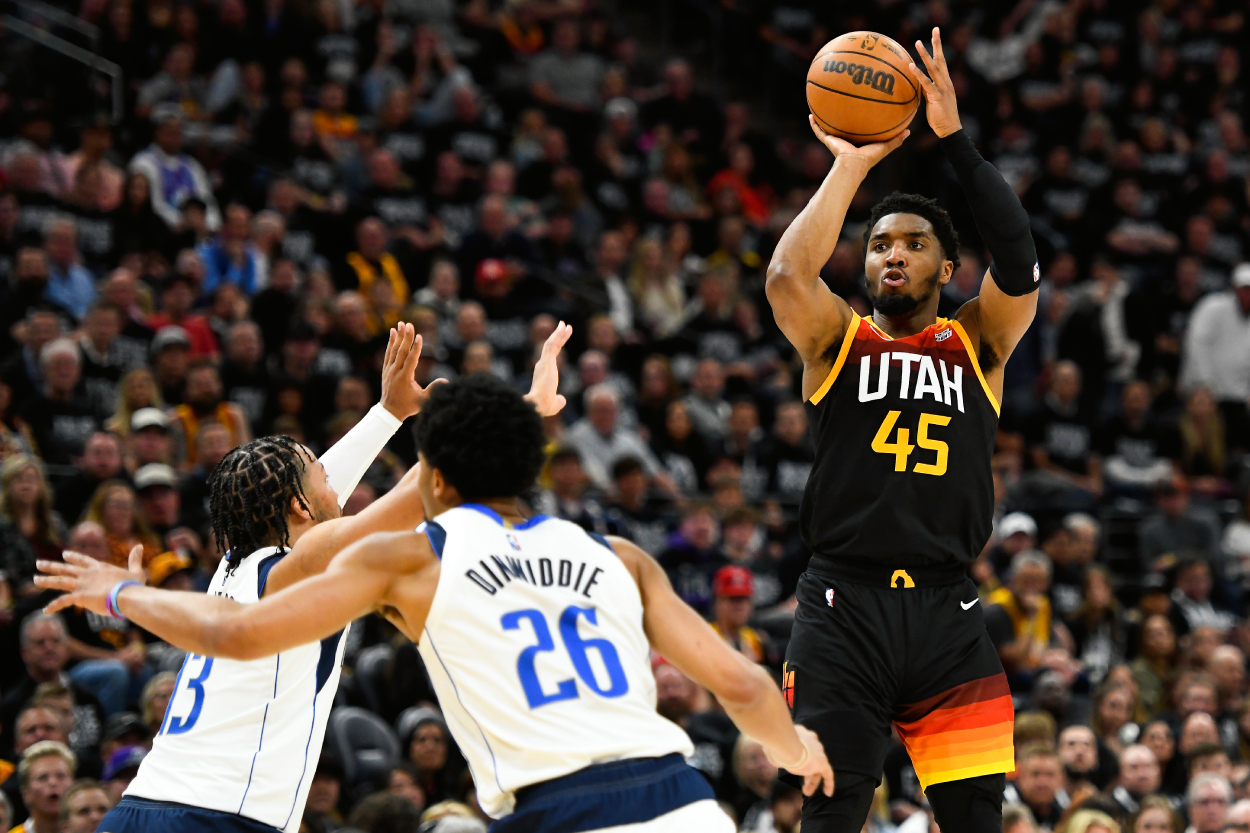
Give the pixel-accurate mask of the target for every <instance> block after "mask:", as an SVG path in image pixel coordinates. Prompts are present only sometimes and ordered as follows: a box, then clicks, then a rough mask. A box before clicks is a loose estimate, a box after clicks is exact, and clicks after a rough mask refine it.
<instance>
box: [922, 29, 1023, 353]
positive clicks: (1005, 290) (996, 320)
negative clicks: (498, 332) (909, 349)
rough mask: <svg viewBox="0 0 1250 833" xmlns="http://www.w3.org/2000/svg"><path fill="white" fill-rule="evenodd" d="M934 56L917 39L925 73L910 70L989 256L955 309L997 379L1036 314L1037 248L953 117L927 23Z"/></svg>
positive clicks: (1014, 204)
mask: <svg viewBox="0 0 1250 833" xmlns="http://www.w3.org/2000/svg"><path fill="white" fill-rule="evenodd" d="M932 44H933V55H932V56H930V55H929V53H928V52H927V51H926V50H925V48H924V44H922V43H921V42H920V41H916V51H917V53H919V55H920V60H921V61H923V62H924V65H925V69H926V70H928V73H929V74H928V76H926V75H925V74H924V73H923V72H921V71H920V69H919V68H917V66H916V65H915V64H911V65H910V66H909V67H908V70H909V71H910V72H911V74H912V76H913V77H914V78H915V79H916V80H917V81H918V82H919V84H920V88H921V90H922V91H923V92H924V99H925V113H926V114H927V116H928V119H929V126H930V127H932V128H933V132H934V133H936V134H937V136H938V139H939V141H940V142H941V144H942V151H943V152H944V153H945V154H946V158H947V160H948V161H949V162H950V163H951V167H952V168H954V169H955V175H956V176H957V177H959V184H960V185H961V186H962V187H963V189H964V196H966V197H967V198H968V204H969V205H970V206H971V208H972V216H973V218H974V219H975V220H976V224H977V230H978V231H979V232H980V233H981V239H982V240H984V241H985V246H986V248H987V249H989V251H990V256H991V257H992V258H993V260H992V261H991V262H990V268H989V270H988V271H987V272H986V276H987V277H988V278H990V280H982V281H981V293H980V295H979V296H978V297H977V298H976V299H974V301H972V302H969V303H968V304H966V305H965V306H964V307H963V308H962V309H960V311H959V316H958V317H959V320H960V322H961V323H964V324H965V326H967V325H969V324H971V325H972V326H971V328H970V329H975V331H976V332H978V333H979V334H980V340H981V343H982V344H985V345H988V346H989V347H990V348H991V349H992V350H993V351H994V354H995V355H996V356H997V357H998V359H999V362H998V365H997V366H996V367H995V368H991V369H989V371H990V372H991V373H994V372H995V371H997V373H995V376H998V377H1000V378H1001V368H1002V365H1004V364H1006V362H1007V357H1008V356H1010V355H1011V351H1012V350H1014V349H1015V347H1016V344H1017V343H1018V342H1019V341H1020V339H1021V338H1022V337H1023V336H1024V333H1025V331H1026V330H1028V328H1029V325H1030V324H1031V323H1032V322H1033V316H1034V314H1035V313H1036V312H1037V287H1038V278H1039V274H1038V271H1037V269H1038V267H1037V249H1036V247H1035V246H1034V245H1033V235H1032V234H1031V233H1030V231H1029V215H1028V212H1026V211H1025V210H1024V206H1023V205H1021V203H1020V198H1019V197H1017V196H1016V193H1015V191H1013V190H1012V189H1011V186H1010V185H1008V184H1007V181H1006V180H1005V179H1003V175H1002V174H1000V173H999V172H998V170H997V169H996V168H995V167H994V166H993V165H991V164H990V163H989V162H986V161H985V160H984V159H983V158H981V154H980V153H978V152H977V149H976V147H975V146H974V145H973V144H972V139H971V138H970V137H969V136H968V134H966V133H965V132H964V130H963V125H962V124H961V123H960V121H959V105H958V103H957V102H956V100H955V85H954V83H953V82H952V81H951V76H950V70H949V68H948V67H947V65H946V55H945V53H944V52H943V51H942V36H941V33H940V32H939V31H938V29H937V27H934V29H933V41H932Z"/></svg>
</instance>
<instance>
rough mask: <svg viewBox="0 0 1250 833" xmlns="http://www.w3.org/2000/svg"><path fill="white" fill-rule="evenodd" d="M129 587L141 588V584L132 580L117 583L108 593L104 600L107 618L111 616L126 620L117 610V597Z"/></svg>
mask: <svg viewBox="0 0 1250 833" xmlns="http://www.w3.org/2000/svg"><path fill="white" fill-rule="evenodd" d="M131 585H134V586H135V587H142V586H143V583H142V582H139V581H133V580H130V581H119V582H118V583H117V584H115V585H114V586H113V589H112V590H110V591H109V594H108V596H106V597H105V598H104V609H105V610H106V611H107V612H108V615H109V616H112V617H113V618H114V619H125V618H126V617H125V616H122V614H121V611H120V610H118V609H117V596H118V594H120V593H121V592H122V591H123V590H125V589H126V588H127V587H130V586H131Z"/></svg>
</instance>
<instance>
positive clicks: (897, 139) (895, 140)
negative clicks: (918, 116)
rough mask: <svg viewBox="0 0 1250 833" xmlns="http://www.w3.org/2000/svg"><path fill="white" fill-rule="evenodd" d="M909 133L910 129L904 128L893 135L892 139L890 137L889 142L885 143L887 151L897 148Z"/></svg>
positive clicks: (890, 151)
mask: <svg viewBox="0 0 1250 833" xmlns="http://www.w3.org/2000/svg"><path fill="white" fill-rule="evenodd" d="M910 135H911V131H910V130H904V131H903V132H902V133H900V134H898V135H897V136H895V137H894V138H893V139H891V140H890V141H889V142H887V143H886V148H887V149H888V150H887V152H888V153H892V152H894V151H896V150H898V148H899V146H900V145H902V144H903V142H904V141H906V139H907V137H908V136H910Z"/></svg>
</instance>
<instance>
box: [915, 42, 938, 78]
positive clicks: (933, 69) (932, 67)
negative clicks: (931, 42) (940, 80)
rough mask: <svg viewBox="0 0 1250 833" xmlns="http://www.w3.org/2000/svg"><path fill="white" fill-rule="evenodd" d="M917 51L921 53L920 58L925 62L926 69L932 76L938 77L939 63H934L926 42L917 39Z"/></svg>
mask: <svg viewBox="0 0 1250 833" xmlns="http://www.w3.org/2000/svg"><path fill="white" fill-rule="evenodd" d="M916 53H917V54H919V55H920V60H921V61H922V62H923V63H924V68H925V71H926V72H928V73H929V77H930V78H937V64H935V63H933V58H932V56H930V55H929V50H927V49H925V48H924V44H923V43H921V42H920V41H916Z"/></svg>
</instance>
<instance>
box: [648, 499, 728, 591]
mask: <svg viewBox="0 0 1250 833" xmlns="http://www.w3.org/2000/svg"><path fill="white" fill-rule="evenodd" d="M719 537H720V530H719V529H718V525H717V522H716V515H715V513H714V512H713V511H712V507H711V506H709V505H707V504H695V505H692V506H689V507H687V509H686V510H685V512H684V513H683V514H682V518H681V523H680V524H679V525H678V527H677V532H676V533H674V534H673V535H672V536H671V537H670V538H669V542H668V547H667V549H665V550H664V552H663V553H661V554H660V556H659V561H660V564H661V566H663V567H664V569H665V571H667V572H668V577H669V581H671V582H672V583H673V589H674V590H676V591H677V595H679V596H681V598H682V600H683V601H685V602H686V604H688V605H690V606H691V607H693V608H694V609H695V610H698V611H700V612H704V611H707V610H708V608H709V607H710V603H711V601H712V595H713V587H712V578H713V576H714V575H715V573H716V571H717V570H719V569H720V568H721V567H723V566H725V565H726V563H727V562H726V559H725V555H724V553H723V552H721V549H720V547H719V546H718V544H717V539H718V538H719Z"/></svg>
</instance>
